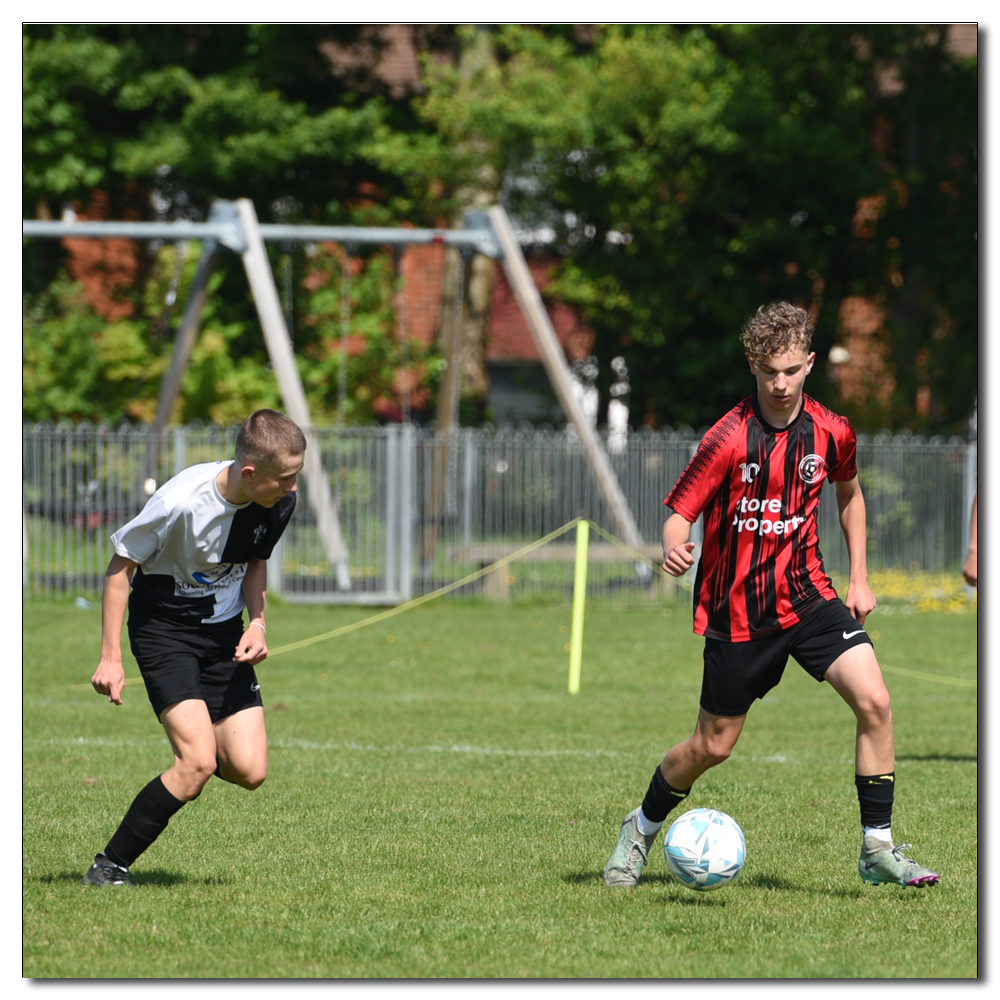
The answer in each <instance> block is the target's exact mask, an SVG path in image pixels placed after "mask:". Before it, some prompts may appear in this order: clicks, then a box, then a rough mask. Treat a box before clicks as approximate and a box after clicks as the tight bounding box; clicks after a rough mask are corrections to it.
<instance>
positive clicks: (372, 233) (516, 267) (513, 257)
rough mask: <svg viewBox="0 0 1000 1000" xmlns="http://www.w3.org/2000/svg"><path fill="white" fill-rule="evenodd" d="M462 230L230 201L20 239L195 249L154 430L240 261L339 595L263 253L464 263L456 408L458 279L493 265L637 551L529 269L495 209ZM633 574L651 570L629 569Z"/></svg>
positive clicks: (331, 528) (334, 537)
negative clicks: (213, 302) (231, 258)
mask: <svg viewBox="0 0 1000 1000" xmlns="http://www.w3.org/2000/svg"><path fill="white" fill-rule="evenodd" d="M463 223H464V224H463V227H462V228H461V229H403V228H398V229H397V228H389V227H374V226H313V225H285V224H277V225H268V224H264V225H262V224H261V223H260V222H259V220H258V218H257V213H256V211H255V210H254V206H253V202H251V201H250V200H249V199H247V198H241V199H239V200H237V201H225V200H219V201H216V202H214V203H213V204H212V207H211V210H210V212H209V217H208V220H207V221H206V222H190V221H177V222H91V221H79V222H77V221H58V222H57V221H42V220H28V219H26V220H23V222H22V235H23V236H24V237H27V238H42V239H65V238H67V237H71V238H79V237H87V238H93V239H109V238H126V239H134V240H162V241H164V242H182V241H186V240H198V241H200V243H201V247H202V250H201V257H200V258H199V261H198V267H197V270H196V272H195V277H194V281H193V283H192V286H191V289H190V292H189V294H188V300H187V304H186V306H185V309H184V313H183V316H182V318H181V322H180V326H179V327H178V329H177V333H176V335H175V338H174V349H173V354H172V356H171V364H170V370H169V371H168V372H167V374H166V375H165V376H164V378H163V380H162V382H161V383H160V393H159V399H158V403H157V412H156V418H155V421H154V429H155V430H162V429H163V428H165V427H166V426H167V423H168V422H169V420H170V414H171V413H172V411H173V407H174V403H175V402H176V400H177V397H178V395H179V394H180V390H181V384H182V381H183V378H184V372H185V370H186V369H187V366H188V363H189V362H190V360H191V354H192V352H193V350H194V345H195V343H196V341H197V339H198V333H199V331H200V328H201V317H202V313H203V311H204V308H205V304H206V302H207V300H208V281H209V277H210V276H211V273H212V270H213V267H214V264H215V261H216V258H217V255H218V253H219V252H221V251H230V252H233V253H237V254H239V255H240V256H241V258H242V260H243V266H244V270H245V271H246V275H247V280H248V281H249V284H250V291H251V294H252V296H253V300H254V305H255V306H256V309H257V315H258V318H259V320H260V325H261V330H262V331H263V334H264V342H265V345H266V347H267V352H268V355H269V357H270V360H271V364H272V366H273V368H274V373H275V376H276V377H277V380H278V387H279V390H280V392H281V397H282V401H283V403H284V406H285V409H286V411H287V413H288V415H289V416H290V417H291V418H292V419H293V420H294V421H295V422H296V423H297V424H298V425H299V426H300V427H301V428H302V431H303V433H304V434H305V435H306V441H307V442H308V443H309V445H310V446H309V447H307V448H306V456H305V466H304V468H303V473H304V475H305V477H306V480H307V482H308V484H309V489H308V490H307V496H308V499H309V503H310V506H311V507H312V509H313V514H314V516H315V518H316V525H317V528H318V531H319V535H320V539H321V541H322V543H323V546H324V548H325V550H326V553H327V558H328V560H329V562H330V564H331V565H332V566H333V567H334V570H335V573H336V578H337V588H338V590H340V591H345V592H346V591H350V590H351V578H350V566H349V560H348V553H347V548H346V546H345V544H344V540H343V534H342V532H341V529H340V521H339V518H338V514H337V505H336V503H335V501H334V497H333V495H332V493H331V490H330V482H329V479H328V477H327V476H326V475H325V474H324V472H323V467H322V460H321V456H320V451H319V448H318V447H317V445H316V440H315V436H314V434H313V427H314V425H313V422H312V419H311V417H310V414H309V407H308V404H307V402H306V396H305V391H304V389H303V387H302V381H301V379H300V377H299V372H298V368H297V366H296V364H295V357H294V352H293V349H292V343H291V338H290V336H289V331H288V327H287V324H286V322H285V316H284V312H283V310H282V308H281V302H280V299H279V296H278V290H277V286H276V285H275V281H274V274H273V272H272V270H271V265H270V262H269V261H268V258H267V252H266V249H265V242H266V241H280V242H282V243H316V242H325V241H330V242H336V243H340V244H341V245H343V246H345V247H350V246H354V245H359V244H380V245H383V246H384V245H386V244H390V245H392V246H395V247H399V246H404V245H426V244H432V243H438V244H444V245H445V246H446V247H453V248H455V249H457V250H458V251H459V253H460V254H461V262H462V263H461V265H460V268H459V277H460V280H459V288H458V289H457V291H456V296H455V303H456V304H455V309H456V319H455V321H454V322H453V323H452V324H451V339H452V344H450V345H448V348H449V349H448V351H447V358H448V369H446V374H447V375H450V376H451V377H450V379H448V382H449V387H450V389H451V393H452V395H453V396H455V401H457V391H458V380H459V374H460V373H459V371H457V370H453V369H457V362H458V361H459V359H460V343H461V340H460V338H461V329H460V327H461V320H460V310H461V307H462V301H463V292H462V288H461V276H462V274H463V273H464V272H465V270H466V268H465V267H464V264H465V263H466V262H467V261H468V260H471V258H472V257H473V256H474V255H475V254H477V253H478V254H483V255H484V256H486V257H490V258H492V259H494V260H496V261H498V262H499V263H500V264H501V266H502V267H503V269H504V273H505V274H506V276H507V280H508V281H509V283H510V286H511V288H512V289H513V291H514V296H515V298H516V299H517V302H518V305H519V306H520V308H521V312H522V313H523V315H524V317H525V319H526V321H527V323H528V328H529V330H530V331H531V335H532V338H533V339H534V341H535V344H536V346H537V348H538V351H539V354H540V355H541V358H542V364H543V365H544V367H545V371H546V373H547V374H548V377H549V381H550V382H551V383H552V386H553V388H554V389H555V392H556V397H557V398H558V400H559V404H560V406H561V407H562V410H563V413H564V414H565V416H566V419H567V420H568V421H569V422H570V423H572V424H573V425H574V426H575V428H576V430H577V433H578V434H579V436H580V440H581V442H582V443H583V445H584V447H585V449H586V453H587V458H588V461H589V464H590V467H591V470H592V471H593V473H594V476H595V479H596V481H597V485H598V488H599V490H600V492H601V494H602V496H603V497H604V499H605V502H606V503H607V504H608V506H609V508H610V509H611V511H612V514H613V516H614V519H615V522H616V528H617V530H618V533H619V535H620V536H621V537H622V539H623V540H624V541H625V542H627V543H628V544H629V545H631V546H632V547H633V548H635V549H641V547H642V537H641V535H640V534H639V530H638V526H637V524H636V521H635V517H634V516H633V514H632V511H631V509H630V508H629V505H628V501H627V500H626V499H625V495H624V493H622V490H621V486H620V485H619V483H618V478H617V476H616V475H615V472H614V469H613V468H612V467H611V463H610V461H609V460H608V456H607V454H606V453H605V451H604V448H603V447H602V446H601V442H600V439H599V438H598V436H597V434H596V432H595V430H594V428H593V427H592V426H591V425H590V422H589V420H588V419H587V417H586V415H585V414H584V412H583V408H582V406H581V404H580V400H579V399H578V397H577V395H576V393H575V392H574V391H573V377H572V375H571V374H570V370H569V366H568V364H567V362H566V355H565V354H564V352H563V349H562V346H561V345H560V343H559V341H558V338H557V337H556V333H555V330H554V328H553V326H552V322H551V320H550V319H549V316H548V313H547V312H546V311H545V307H544V305H543V304H542V299H541V296H540V295H539V293H538V289H537V287H536V286H535V283H534V280H533V279H532V277H531V273H530V271H529V269H528V265H527V262H526V261H525V259H524V254H523V253H522V251H521V247H520V244H519V243H518V242H517V238H516V236H515V234H514V230H513V227H512V226H511V223H510V219H509V218H508V216H507V213H506V212H505V211H504V209H503V208H502V207H500V206H494V207H493V208H490V209H489V210H487V211H486V212H467V213H466V215H465V218H464V220H463ZM455 401H453V405H452V406H451V407H450V408H449V413H450V417H451V419H450V421H448V426H447V427H443V428H441V431H442V433H445V434H449V433H454V431H455V429H456V425H457V412H455V411H456V409H457V407H456V406H455V405H454V403H455ZM636 570H637V572H639V573H640V574H642V572H643V571H645V572H646V573H648V572H649V567H648V566H646V565H644V564H639V563H637V564H636Z"/></svg>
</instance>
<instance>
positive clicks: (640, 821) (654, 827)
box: [635, 806, 663, 837]
mask: <svg viewBox="0 0 1000 1000" xmlns="http://www.w3.org/2000/svg"><path fill="white" fill-rule="evenodd" d="M635 825H636V826H637V827H639V833H641V834H642V835H643V836H644V837H652V836H653V834H654V833H658V832H659V830H660V827H661V826H663V820H662V819H661V820H660V822H659V823H654V822H653V821H652V820H651V819H646V814H645V813H644V812H643V811H642V807H641V806H640V807H639V813H638V815H637V816H636V818H635Z"/></svg>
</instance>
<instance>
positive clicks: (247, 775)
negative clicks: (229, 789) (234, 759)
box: [233, 764, 267, 792]
mask: <svg viewBox="0 0 1000 1000" xmlns="http://www.w3.org/2000/svg"><path fill="white" fill-rule="evenodd" d="M266 778H267V765H266V764H264V765H259V766H257V767H251V768H248V769H246V770H244V771H241V772H240V773H239V774H237V775H236V777H235V778H233V781H234V782H235V783H236V784H237V785H239V786H240V788H245V789H246V790H247V791H248V792H253V791H256V790H257V789H258V788H260V786H261V785H263V784H264V780H265V779H266Z"/></svg>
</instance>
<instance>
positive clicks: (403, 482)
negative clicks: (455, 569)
mask: <svg viewBox="0 0 1000 1000" xmlns="http://www.w3.org/2000/svg"><path fill="white" fill-rule="evenodd" d="M415 448H416V442H415V440H414V435H413V424H403V433H402V440H401V441H400V454H399V503H398V504H397V506H396V509H397V510H398V511H399V536H398V537H399V597H400V600H402V601H408V600H409V599H410V598H411V597H413V485H414V484H413V470H414V465H415V464H416V463H415V456H414V450H415Z"/></svg>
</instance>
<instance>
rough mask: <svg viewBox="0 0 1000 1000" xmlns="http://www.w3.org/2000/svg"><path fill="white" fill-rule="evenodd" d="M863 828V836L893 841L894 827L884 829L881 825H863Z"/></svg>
mask: <svg viewBox="0 0 1000 1000" xmlns="http://www.w3.org/2000/svg"><path fill="white" fill-rule="evenodd" d="M862 830H863V833H862V834H861V836H862V837H877V838H878V839H879V840H885V841H888V843H890V844H891V843H892V827H886V828H885V829H882V828H881V827H875V826H866V827H862Z"/></svg>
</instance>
